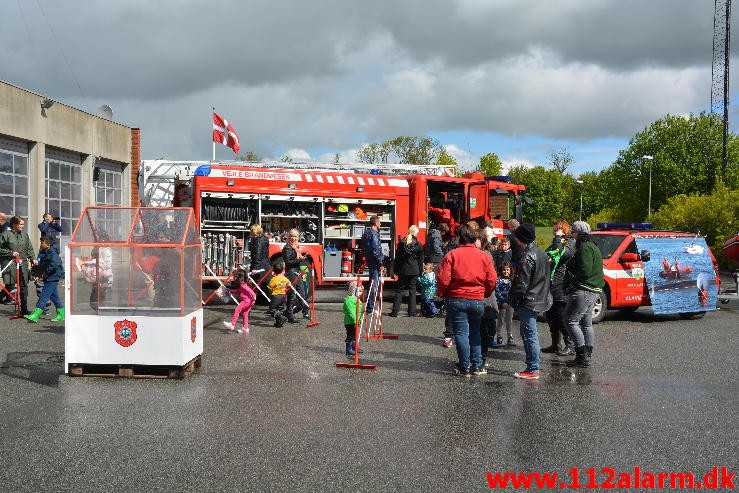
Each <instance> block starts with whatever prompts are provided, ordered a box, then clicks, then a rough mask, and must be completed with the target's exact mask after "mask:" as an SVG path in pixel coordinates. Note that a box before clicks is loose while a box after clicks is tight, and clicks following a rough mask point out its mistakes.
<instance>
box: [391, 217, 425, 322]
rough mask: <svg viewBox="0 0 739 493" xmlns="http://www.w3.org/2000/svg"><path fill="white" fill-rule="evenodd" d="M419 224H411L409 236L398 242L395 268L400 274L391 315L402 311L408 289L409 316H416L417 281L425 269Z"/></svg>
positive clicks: (393, 315) (395, 315) (394, 315)
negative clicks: (404, 293) (404, 294)
mask: <svg viewBox="0 0 739 493" xmlns="http://www.w3.org/2000/svg"><path fill="white" fill-rule="evenodd" d="M417 235H418V226H416V225H415V224H414V225H411V227H410V228H408V236H406V237H405V238H403V239H402V240H400V242H398V247H397V248H396V250H395V262H394V264H393V265H394V269H395V273H396V274H397V275H398V283H397V285H396V288H395V299H394V300H393V311H392V312H390V316H391V317H397V316H398V312H399V311H400V303H401V301H402V300H403V292H404V291H406V290H407V291H408V316H409V317H415V316H416V309H417V307H416V282H417V281H418V276H419V275H420V274H421V272H422V271H423V247H422V246H421V243H419V242H418V239H416V236H417Z"/></svg>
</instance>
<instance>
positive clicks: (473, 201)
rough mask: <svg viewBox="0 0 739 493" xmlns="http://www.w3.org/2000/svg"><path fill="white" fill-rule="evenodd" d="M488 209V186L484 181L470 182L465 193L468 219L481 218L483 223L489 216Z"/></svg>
mask: <svg viewBox="0 0 739 493" xmlns="http://www.w3.org/2000/svg"><path fill="white" fill-rule="evenodd" d="M487 211H488V186H487V183H485V182H480V183H472V184H470V187H469V191H468V193H467V217H468V218H469V219H470V220H473V219H481V220H482V222H483V223H484V222H485V221H487V220H488V219H489V218H488V216H487Z"/></svg>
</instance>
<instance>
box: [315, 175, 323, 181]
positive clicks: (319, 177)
mask: <svg viewBox="0 0 739 493" xmlns="http://www.w3.org/2000/svg"><path fill="white" fill-rule="evenodd" d="M316 180H318V183H323V177H322V176H321V175H316Z"/></svg>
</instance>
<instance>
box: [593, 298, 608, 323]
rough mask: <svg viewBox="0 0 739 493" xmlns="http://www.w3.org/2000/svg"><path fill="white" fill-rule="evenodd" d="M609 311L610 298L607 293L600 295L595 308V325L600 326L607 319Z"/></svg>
mask: <svg viewBox="0 0 739 493" xmlns="http://www.w3.org/2000/svg"><path fill="white" fill-rule="evenodd" d="M607 310H608V296H607V295H606V293H605V291H604V292H601V293H599V294H598V299H596V300H595V305H594V306H593V323H594V324H599V323H601V322H602V321H603V319H604V318H606V311H607Z"/></svg>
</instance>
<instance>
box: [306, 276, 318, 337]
mask: <svg viewBox="0 0 739 493" xmlns="http://www.w3.org/2000/svg"><path fill="white" fill-rule="evenodd" d="M310 272H311V275H310V322H308V324H307V325H306V328H307V327H315V326H316V325H318V324H320V323H321V322H319V321H318V319H317V318H316V282H315V279H316V274H315V270H314V269H311V271H310Z"/></svg>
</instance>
